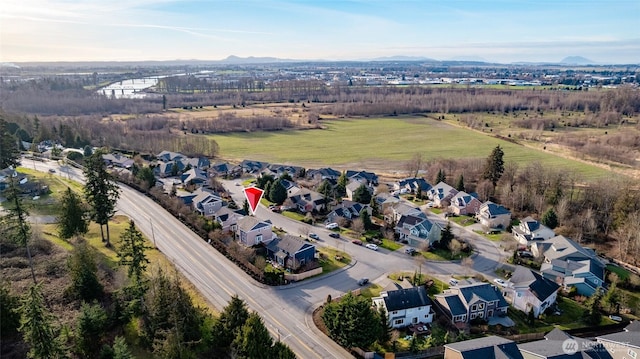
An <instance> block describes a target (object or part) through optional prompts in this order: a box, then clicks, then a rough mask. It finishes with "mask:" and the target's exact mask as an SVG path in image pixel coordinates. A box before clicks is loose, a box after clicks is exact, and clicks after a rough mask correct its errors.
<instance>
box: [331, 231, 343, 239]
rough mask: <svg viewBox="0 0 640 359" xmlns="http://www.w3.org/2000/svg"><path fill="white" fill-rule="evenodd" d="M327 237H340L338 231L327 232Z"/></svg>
mask: <svg viewBox="0 0 640 359" xmlns="http://www.w3.org/2000/svg"><path fill="white" fill-rule="evenodd" d="M329 237H331V238H340V233H336V232H332V233H329Z"/></svg>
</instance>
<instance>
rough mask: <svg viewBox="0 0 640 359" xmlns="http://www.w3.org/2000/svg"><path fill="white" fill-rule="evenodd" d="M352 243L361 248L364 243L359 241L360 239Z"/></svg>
mask: <svg viewBox="0 0 640 359" xmlns="http://www.w3.org/2000/svg"><path fill="white" fill-rule="evenodd" d="M351 243H353V244H355V245H357V246H361V245H362V241H361V240H359V239H354V240H352V241H351Z"/></svg>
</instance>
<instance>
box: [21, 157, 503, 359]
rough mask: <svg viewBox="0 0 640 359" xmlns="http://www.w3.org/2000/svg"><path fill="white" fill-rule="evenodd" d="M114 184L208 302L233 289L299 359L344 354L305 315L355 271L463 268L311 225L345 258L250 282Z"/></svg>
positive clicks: (485, 268)
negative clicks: (330, 269)
mask: <svg viewBox="0 0 640 359" xmlns="http://www.w3.org/2000/svg"><path fill="white" fill-rule="evenodd" d="M30 162H33V167H34V169H38V170H41V171H47V170H49V169H50V168H53V169H55V170H56V174H57V175H60V176H63V177H67V178H69V179H72V180H77V181H82V173H81V171H79V170H77V169H75V168H72V167H64V168H61V167H60V166H59V165H58V164H57V163H56V162H38V161H30V160H23V165H24V166H27V167H30V166H31V163H30ZM224 185H225V187H226V188H227V189H228V190H229V191H230V192H231V194H232V196H233V198H234V199H235V200H236V201H237V202H238V203H242V201H243V200H244V195H243V193H242V186H236V185H235V184H234V183H232V182H225V183H224ZM121 188H122V192H121V197H120V200H119V201H118V205H117V209H118V210H119V211H120V212H122V213H124V214H126V215H128V216H129V217H130V218H131V219H133V220H134V221H135V222H136V225H137V227H138V228H139V230H140V231H141V232H142V233H144V234H145V235H146V236H147V237H148V238H152V240H153V242H154V244H155V245H156V246H157V247H158V249H159V250H161V251H162V252H163V253H164V254H165V255H166V256H167V257H168V258H169V259H170V260H171V261H172V262H173V263H174V264H175V266H176V267H177V268H178V270H180V272H181V273H183V274H184V275H185V276H186V277H187V278H189V280H190V281H191V282H192V283H193V284H194V285H195V286H196V288H198V290H199V291H200V292H201V293H202V295H203V296H204V297H205V298H207V299H208V300H209V301H210V302H211V304H213V305H214V306H216V307H217V308H223V307H224V306H225V305H226V304H227V303H228V302H229V300H230V298H231V296H233V295H234V294H237V295H238V296H239V297H240V298H242V299H243V300H245V302H246V303H247V305H248V306H249V307H250V308H251V309H252V310H255V311H257V312H258V313H260V315H261V316H262V318H263V319H264V321H265V324H266V326H267V328H268V329H269V331H270V332H271V333H272V335H273V336H274V337H275V338H279V339H280V340H281V341H282V342H283V343H285V344H287V345H288V346H289V347H290V348H291V349H292V350H293V351H294V352H295V353H296V354H297V356H298V357H300V358H348V357H352V356H351V355H350V354H349V353H348V352H347V351H346V350H344V349H343V348H341V347H340V346H338V345H337V344H335V343H334V342H333V341H332V340H331V339H329V338H328V337H326V336H325V335H324V334H322V333H321V332H320V331H319V330H318V329H317V328H315V325H314V324H313V322H312V320H311V316H310V314H311V311H312V310H313V309H314V308H315V307H316V306H317V305H318V304H320V303H322V302H323V301H324V300H325V299H326V297H327V295H329V294H330V295H331V296H332V297H334V298H335V297H337V296H339V295H342V294H344V293H345V292H347V291H349V290H353V289H355V288H358V285H357V281H358V279H360V278H362V277H367V278H370V279H371V280H372V281H373V282H375V281H376V280H380V279H382V278H385V277H386V275H387V273H389V272H397V271H405V270H406V271H414V270H415V269H417V268H418V267H419V266H420V269H421V270H422V272H423V273H428V274H430V275H435V276H438V277H443V278H445V277H448V276H451V275H452V274H459V273H464V272H466V271H468V269H466V268H463V267H461V265H460V264H458V263H453V262H444V263H443V262H426V261H417V260H413V259H411V257H409V256H407V255H406V254H404V252H403V251H395V252H390V251H388V250H386V249H383V248H380V249H379V250H378V251H372V250H369V249H366V248H364V247H362V246H357V245H354V244H352V243H350V242H348V241H346V240H343V239H339V240H335V239H333V238H331V237H329V231H327V230H325V229H323V228H319V227H313V229H311V231H312V232H316V233H317V234H318V235H319V236H320V241H317V242H316V244H317V245H319V246H329V245H330V246H333V247H338V248H339V249H341V250H344V251H346V252H347V253H349V254H350V255H351V256H352V258H353V259H354V261H353V262H352V265H350V266H349V267H347V268H346V269H344V270H340V271H337V272H335V273H331V274H330V275H326V276H322V277H319V278H314V279H310V280H307V281H303V282H300V283H296V284H292V285H289V286H281V287H268V286H264V285H261V284H259V283H257V282H255V281H254V280H253V279H252V278H251V277H249V276H248V275H247V274H246V273H244V272H243V271H242V270H240V269H239V268H238V267H236V266H235V265H234V264H233V263H232V262H231V261H229V260H228V259H227V258H226V257H224V256H223V255H221V254H220V253H218V252H217V251H216V250H215V249H214V248H212V247H211V246H209V245H208V244H206V243H205V242H204V241H203V240H202V239H201V238H200V237H198V236H197V235H196V234H195V233H193V232H192V231H191V230H190V229H189V228H188V227H186V226H185V225H184V224H182V223H181V222H180V221H178V220H177V219H176V218H174V217H173V216H172V215H171V214H169V213H168V212H167V211H165V210H164V208H162V207H160V206H159V205H158V204H156V203H155V202H153V201H152V200H151V199H149V198H147V197H146V196H144V195H142V194H140V193H139V192H137V191H135V190H133V189H131V188H129V187H127V186H121ZM256 216H257V217H259V218H262V219H270V220H271V221H272V223H273V224H274V226H276V227H280V228H282V229H284V230H285V231H287V232H289V233H291V234H299V233H301V230H300V228H301V227H302V226H306V225H305V224H303V223H300V222H297V221H294V220H291V219H289V218H287V217H284V216H282V215H280V214H277V213H273V212H271V211H269V210H268V209H266V208H264V207H263V206H260V207H259V208H258V210H257V212H256ZM455 230H456V231H461V232H460V235H463V236H472V235H473V234H469V233H467V232H466V231H464V230H462V229H460V228H457V227H456V229H455ZM476 236H477V235H476ZM480 237H481V236H480ZM470 240H474V241H475V242H474V245H475V246H476V248H477V249H478V251H479V254H478V255H477V256H476V257H475V259H474V267H473V269H474V270H475V269H480V271H481V272H483V273H484V274H485V276H488V277H495V275H494V274H493V270H494V269H495V267H496V266H497V265H498V264H499V263H500V261H501V258H502V256H503V254H501V253H500V252H501V251H500V250H499V249H498V248H496V246H495V245H494V244H493V243H491V242H489V241H488V240H486V239H483V238H473V239H470ZM486 242H489V243H486Z"/></svg>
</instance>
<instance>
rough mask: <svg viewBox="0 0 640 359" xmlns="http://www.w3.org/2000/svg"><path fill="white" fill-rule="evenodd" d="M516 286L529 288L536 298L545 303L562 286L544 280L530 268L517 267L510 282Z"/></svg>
mask: <svg viewBox="0 0 640 359" xmlns="http://www.w3.org/2000/svg"><path fill="white" fill-rule="evenodd" d="M509 281H510V282H511V283H513V285H514V286H517V287H518V286H528V287H529V289H530V290H531V293H533V294H534V295H535V296H536V298H538V299H540V300H541V301H544V300H545V299H547V298H549V296H550V295H551V294H553V293H555V292H556V291H557V290H558V288H560V286H559V285H558V284H556V283H555V282H553V281H551V280H549V279H547V278H544V277H543V276H541V275H540V274H538V273H535V272H533V271H532V270H531V269H529V268H525V267H522V266H517V267H516V270H515V271H514V272H513V275H512V276H511V279H510V280H509Z"/></svg>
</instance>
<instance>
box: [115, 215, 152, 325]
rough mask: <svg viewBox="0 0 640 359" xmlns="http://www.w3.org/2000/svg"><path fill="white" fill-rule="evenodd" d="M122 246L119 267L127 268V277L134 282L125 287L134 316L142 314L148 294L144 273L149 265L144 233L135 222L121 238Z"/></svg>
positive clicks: (130, 222) (130, 224)
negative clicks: (145, 297) (146, 294)
mask: <svg viewBox="0 0 640 359" xmlns="http://www.w3.org/2000/svg"><path fill="white" fill-rule="evenodd" d="M120 240H121V245H120V248H119V251H118V258H119V260H118V265H120V266H126V267H127V276H128V277H129V280H131V281H132V285H131V286H130V287H125V288H124V292H125V293H127V294H129V296H130V298H129V299H130V301H129V306H130V307H129V309H130V310H131V313H132V314H134V315H139V314H141V311H142V304H143V302H144V295H145V293H146V292H147V281H146V280H145V279H144V272H145V270H146V268H147V264H149V259H148V258H147V256H146V254H145V251H146V250H147V249H150V247H148V246H146V244H145V240H144V237H143V236H142V233H140V231H138V229H137V228H136V226H135V223H134V222H133V221H129V227H128V228H127V230H126V231H124V232H123V233H122V235H121V236H120Z"/></svg>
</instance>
